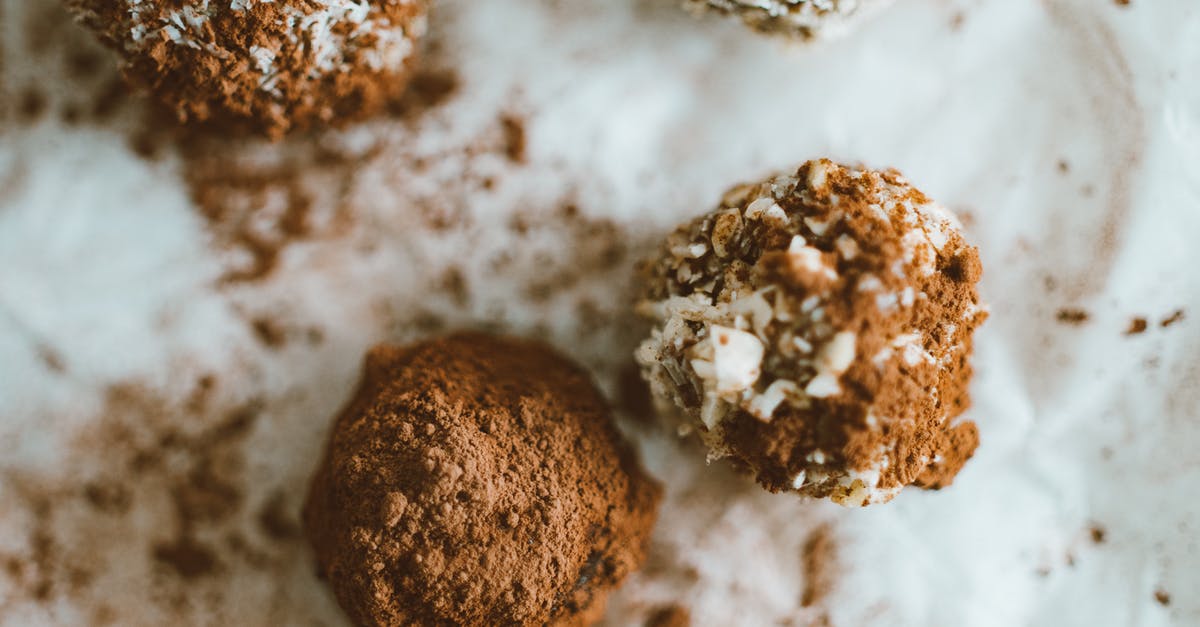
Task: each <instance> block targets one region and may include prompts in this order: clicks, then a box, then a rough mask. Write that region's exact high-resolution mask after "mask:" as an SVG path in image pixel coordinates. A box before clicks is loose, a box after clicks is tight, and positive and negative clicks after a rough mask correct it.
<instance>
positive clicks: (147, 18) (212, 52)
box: [66, 0, 428, 137]
mask: <svg viewBox="0 0 1200 627" xmlns="http://www.w3.org/2000/svg"><path fill="white" fill-rule="evenodd" d="M66 4H67V6H68V7H69V8H70V9H71V10H72V11H73V12H74V13H75V15H76V16H77V17H78V19H79V20H80V21H81V22H83V23H85V24H87V25H88V26H90V27H91V28H92V29H93V30H95V31H96V32H97V33H98V34H99V35H100V38H101V40H103V41H104V42H105V43H107V44H108V45H109V46H110V47H111V48H113V49H114V50H116V51H117V52H118V53H119V55H120V56H121V59H122V64H123V69H124V72H125V76H126V77H127V78H128V79H129V80H130V81H131V82H132V83H133V84H135V85H138V86H140V87H144V88H146V89H148V90H149V91H150V92H151V93H152V94H153V95H154V96H155V97H156V98H157V99H158V100H160V101H161V102H163V103H165V104H166V105H167V106H168V107H169V108H170V109H171V110H172V111H173V112H174V113H175V115H176V116H177V117H178V118H179V119H180V120H181V121H183V122H200V123H211V124H220V125H226V126H233V127H235V128H237V129H239V130H241V129H247V130H251V131H254V132H258V133H262V134H265V135H268V136H271V137H279V136H281V135H283V134H284V133H286V132H288V131H290V130H293V129H303V128H307V127H310V126H313V125H314V124H318V123H321V124H336V123H339V122H345V121H348V120H353V119H358V118H361V117H363V116H367V115H371V114H373V113H375V112H377V111H379V110H380V109H382V108H383V107H384V106H385V105H386V104H387V102H388V101H390V100H392V99H394V98H396V97H398V96H399V94H401V93H402V92H403V91H404V89H405V86H406V85H407V82H408V79H409V77H410V76H411V73H412V69H413V67H414V61H415V58H416V56H417V44H418V42H419V39H420V38H421V36H422V35H424V33H425V29H426V13H427V10H428V2H427V0H380V1H376V2H369V3H362V2H351V1H349V0H276V1H268V0H229V1H226V2H209V1H208V0H66Z"/></svg>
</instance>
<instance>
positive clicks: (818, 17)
mask: <svg viewBox="0 0 1200 627" xmlns="http://www.w3.org/2000/svg"><path fill="white" fill-rule="evenodd" d="M891 2H892V0H684V7H686V8H688V9H690V10H692V11H693V12H695V13H703V12H716V13H720V14H723V15H730V16H735V17H738V18H741V20H742V22H743V23H745V24H746V25H747V26H749V27H750V28H753V29H754V30H756V31H759V32H762V33H767V34H771V35H782V36H784V37H791V38H795V39H799V40H804V41H808V40H813V39H823V38H829V37H834V36H837V35H841V34H843V33H845V32H846V31H848V30H849V28H850V26H851V25H853V24H854V23H855V22H857V21H858V20H860V19H862V18H864V17H866V16H867V15H868V14H870V13H872V12H874V11H876V10H878V9H881V8H883V7H884V6H886V5H888V4H890V3H891Z"/></svg>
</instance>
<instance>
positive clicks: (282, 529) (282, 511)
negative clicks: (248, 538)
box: [258, 490, 300, 540]
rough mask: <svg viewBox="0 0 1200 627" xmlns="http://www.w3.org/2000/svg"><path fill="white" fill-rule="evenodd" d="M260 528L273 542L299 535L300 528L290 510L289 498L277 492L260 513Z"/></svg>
mask: <svg viewBox="0 0 1200 627" xmlns="http://www.w3.org/2000/svg"><path fill="white" fill-rule="evenodd" d="M258 526H259V528H260V529H262V530H263V533H265V534H267V537H269V538H271V539H273V540H287V539H288V538H292V537H294V536H296V535H297V534H298V533H299V530H300V527H299V525H298V524H297V522H296V520H295V519H294V518H293V516H292V514H291V512H290V510H289V509H288V503H287V497H286V495H284V493H283V492H282V491H278V490H277V491H275V492H274V493H273V494H272V495H271V496H270V497H269V498H268V499H267V501H266V502H265V503H263V506H262V509H260V510H259V513H258Z"/></svg>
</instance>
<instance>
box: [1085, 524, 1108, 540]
mask: <svg viewBox="0 0 1200 627" xmlns="http://www.w3.org/2000/svg"><path fill="white" fill-rule="evenodd" d="M1107 535H1108V532H1107V531H1106V530H1105V529H1104V527H1103V526H1101V525H1098V524H1092V525H1091V526H1089V527H1088V536H1089V537H1091V539H1092V543H1093V544H1104V539H1105V537H1106V536H1107Z"/></svg>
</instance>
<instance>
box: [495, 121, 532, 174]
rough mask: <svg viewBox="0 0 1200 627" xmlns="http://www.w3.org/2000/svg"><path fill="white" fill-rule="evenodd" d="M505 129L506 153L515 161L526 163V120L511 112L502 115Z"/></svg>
mask: <svg viewBox="0 0 1200 627" xmlns="http://www.w3.org/2000/svg"><path fill="white" fill-rule="evenodd" d="M500 128H501V129H502V130H503V131H504V154H505V155H507V156H508V159H509V160H510V161H512V162H513V163H525V143H526V142H525V121H524V120H522V119H521V118H519V117H517V116H516V115H513V114H511V113H505V114H503V115H501V116H500Z"/></svg>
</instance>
